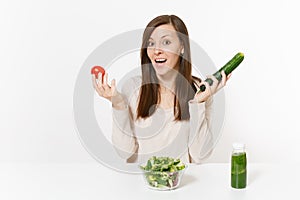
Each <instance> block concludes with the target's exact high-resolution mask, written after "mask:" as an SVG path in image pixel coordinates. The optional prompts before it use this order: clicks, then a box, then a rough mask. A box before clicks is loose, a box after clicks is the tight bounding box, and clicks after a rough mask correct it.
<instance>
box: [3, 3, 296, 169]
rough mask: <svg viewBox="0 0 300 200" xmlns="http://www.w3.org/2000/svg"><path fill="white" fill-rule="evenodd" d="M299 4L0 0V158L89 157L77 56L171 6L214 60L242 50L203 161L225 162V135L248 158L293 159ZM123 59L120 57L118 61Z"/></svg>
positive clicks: (55, 160)
mask: <svg viewBox="0 0 300 200" xmlns="http://www.w3.org/2000/svg"><path fill="white" fill-rule="evenodd" d="M297 5H298V4H297V1H288V0H280V1H278V0H277V1H276V0H264V1H259V0H245V1H241V0H227V1H222V0H219V1H216V0H212V1H202V0H200V1H179V0H172V1H161V0H159V1H158V0H152V1H115V0H110V1H96V0H95V1H74V0H73V1H70V0H68V1H53V0H52V1H45V0H42V1H38V0H36V1H34V0H28V1H21V0H19V1H1V2H0V29H1V31H0V95H1V98H0V120H1V121H0V162H2V163H4V162H34V163H36V162H38V163H39V162H42V163H79V162H80V163H90V162H95V160H94V159H93V158H92V157H91V156H90V155H89V154H88V153H87V152H86V151H85V149H84V148H83V146H82V145H81V143H80V140H79V137H78V135H77V133H76V129H75V124H74V120H73V107H72V106H73V99H72V98H73V90H74V84H75V81H76V78H77V74H78V72H79V70H80V68H81V65H82V64H83V62H84V61H85V59H86V58H87V57H88V55H89V54H90V53H91V52H92V51H93V50H94V49H95V48H96V47H98V46H99V45H100V44H101V43H103V42H104V41H106V40H108V39H110V38H111V37H112V36H115V35H118V34H120V33H122V32H125V31H131V30H134V29H140V28H144V27H145V26H146V25H147V23H148V22H149V21H150V20H151V19H152V18H154V17H156V16H157V15H161V14H175V15H178V16H179V17H180V18H182V19H183V21H184V22H185V23H186V25H187V27H188V29H189V33H190V37H191V38H192V39H193V40H194V41H195V42H197V43H198V44H199V45H200V46H201V47H202V48H203V49H204V50H205V51H206V52H207V53H208V55H209V56H210V57H211V58H212V60H213V62H214V63H215V64H216V66H222V65H223V64H225V62H227V61H228V59H229V58H231V57H232V56H233V55H234V54H235V53H236V52H238V51H242V52H244V53H245V60H244V62H243V63H242V65H241V66H240V67H239V68H238V69H237V70H236V71H235V72H234V74H233V76H232V78H231V80H230V81H229V82H228V84H227V87H226V88H225V96H226V119H225V121H224V126H223V129H222V137H221V139H220V141H219V143H218V145H217V146H216V149H215V151H214V153H213V155H212V156H211V158H210V159H209V160H208V162H228V161H229V155H230V151H231V144H232V142H234V141H241V142H244V143H245V144H246V145H247V151H248V157H249V161H250V162H264V163H281V162H291V163H293V162H297V163H299V162H300V157H299V156H298V154H299V153H300V145H299V144H300V142H299V134H300V128H299V121H298V120H299V117H298V115H299V113H300V104H299V101H300V94H299V92H298V90H297V89H298V87H297V86H298V85H299V83H298V77H299V75H298V73H299V67H300V65H299V60H298V52H299V51H298V48H299V46H300V42H299V35H300V31H299V28H298V27H299V25H298V24H299V22H298V19H299V18H300V14H299V12H298V11H299V7H297ZM124 59H126V58H124ZM127 60H128V59H127ZM117 63H120V62H117ZM130 64H131V63H130V62H126V64H125V65H122V66H121V64H120V66H119V67H120V70H124V72H126V70H127V66H126V65H130ZM132 64H133V65H135V64H136V60H133V61H132ZM107 106H109V104H107ZM106 114H107V113H106ZM108 114H109V113H108Z"/></svg>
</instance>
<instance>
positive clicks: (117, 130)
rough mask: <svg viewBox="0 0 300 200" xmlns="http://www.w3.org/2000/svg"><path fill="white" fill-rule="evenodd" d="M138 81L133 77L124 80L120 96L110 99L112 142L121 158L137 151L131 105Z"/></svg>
mask: <svg viewBox="0 0 300 200" xmlns="http://www.w3.org/2000/svg"><path fill="white" fill-rule="evenodd" d="M138 84H139V83H138V82H137V81H136V79H135V78H131V79H129V80H128V81H126V82H125V83H124V85H123V87H122V91H121V93H122V94H120V96H118V97H116V98H113V99H112V111H113V112H112V114H113V125H112V142H113V145H114V148H115V150H116V152H117V153H118V155H119V156H120V157H121V158H124V159H126V160H127V159H129V158H130V157H131V156H132V155H133V154H134V153H137V150H138V146H139V145H138V142H137V138H136V136H135V132H134V117H133V110H135V108H133V106H135V104H133V103H130V102H132V101H135V96H134V92H135V90H136V88H137V87H139V85H138Z"/></svg>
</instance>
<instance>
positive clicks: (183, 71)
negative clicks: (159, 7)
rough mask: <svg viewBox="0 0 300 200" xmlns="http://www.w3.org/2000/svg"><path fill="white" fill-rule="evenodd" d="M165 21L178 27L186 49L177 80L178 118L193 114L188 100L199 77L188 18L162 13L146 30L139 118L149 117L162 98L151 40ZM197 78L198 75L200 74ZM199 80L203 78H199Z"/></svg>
mask: <svg viewBox="0 0 300 200" xmlns="http://www.w3.org/2000/svg"><path fill="white" fill-rule="evenodd" d="M163 24H171V25H172V26H173V27H174V29H175V30H176V31H177V35H178V37H179V40H180V41H181V43H182V45H183V48H184V53H183V54H182V55H180V57H179V69H178V72H179V74H178V75H177V77H176V80H175V81H176V83H175V98H174V110H173V111H174V117H175V120H176V121H180V120H188V119H189V118H190V114H189V107H188V101H189V100H191V99H192V98H193V97H194V95H195V92H196V87H195V86H194V84H193V83H194V79H195V77H193V76H192V66H191V52H190V42H189V35H188V31H187V28H186V26H185V24H184V22H183V21H182V20H181V19H180V18H179V17H177V16H175V15H161V16H158V17H156V18H154V19H153V20H152V21H150V22H149V24H148V25H147V27H146V29H145V30H144V33H143V41H142V48H141V52H140V56H141V66H142V86H141V89H140V94H139V101H138V107H137V118H139V117H141V118H147V117H149V116H151V115H152V114H153V113H154V112H155V110H156V109H157V107H156V105H157V104H158V103H159V101H160V95H159V94H160V93H159V91H160V86H159V84H158V78H157V76H156V73H155V70H154V68H153V65H152V63H151V60H150V58H149V57H148V54H147V46H148V45H147V44H148V40H149V38H150V36H151V34H152V32H153V31H154V29H155V28H156V27H158V26H160V25H163ZM196 79H197V78H196ZM198 80H199V79H198Z"/></svg>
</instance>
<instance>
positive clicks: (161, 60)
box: [155, 58, 166, 62]
mask: <svg viewBox="0 0 300 200" xmlns="http://www.w3.org/2000/svg"><path fill="white" fill-rule="evenodd" d="M155 61H158V62H163V61H166V59H164V58H158V59H155Z"/></svg>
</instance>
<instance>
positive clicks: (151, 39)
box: [149, 34, 172, 40]
mask: <svg viewBox="0 0 300 200" xmlns="http://www.w3.org/2000/svg"><path fill="white" fill-rule="evenodd" d="M167 36H170V37H172V35H169V34H166V35H163V36H161V38H165V37H167ZM149 40H153V38H152V37H150V38H149Z"/></svg>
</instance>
